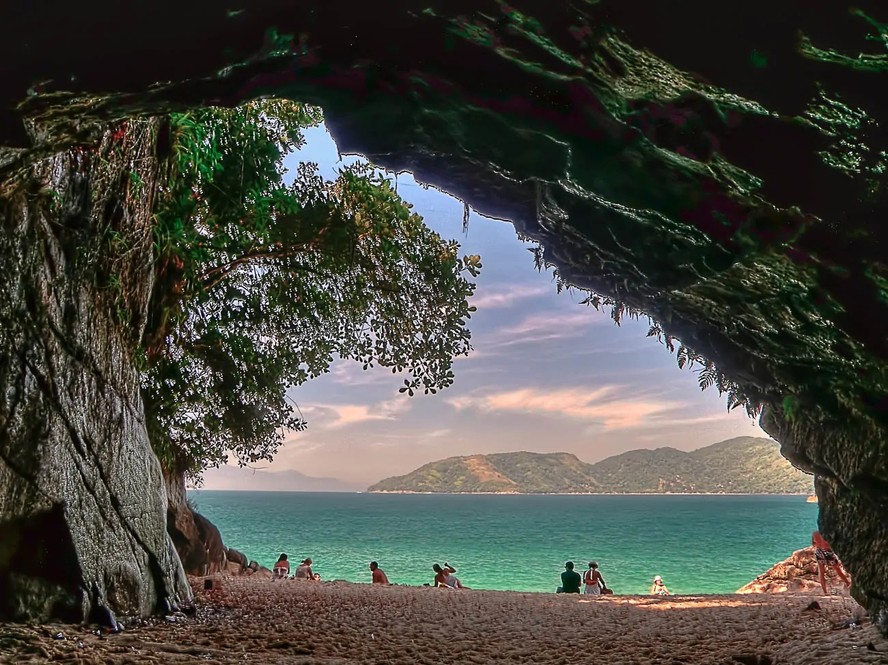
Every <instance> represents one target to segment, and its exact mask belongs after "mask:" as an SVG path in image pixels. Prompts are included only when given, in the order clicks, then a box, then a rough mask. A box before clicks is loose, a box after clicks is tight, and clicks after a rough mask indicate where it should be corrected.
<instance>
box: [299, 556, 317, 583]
mask: <svg viewBox="0 0 888 665" xmlns="http://www.w3.org/2000/svg"><path fill="white" fill-rule="evenodd" d="M294 577H295V578H296V579H297V580H310V579H314V573H312V572H311V559H303V561H302V563H300V564H299V565H298V566H296V574H295V575H294Z"/></svg>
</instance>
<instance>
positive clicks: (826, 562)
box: [811, 531, 851, 594]
mask: <svg viewBox="0 0 888 665" xmlns="http://www.w3.org/2000/svg"><path fill="white" fill-rule="evenodd" d="M811 544H812V545H813V546H814V558H815V559H816V560H817V573H818V575H819V576H820V587H821V588H822V589H823V593H825V594H827V593H829V591H827V589H826V569H827V568H832V569H833V570H835V571H836V575H838V576H839V577H840V578H842V581H843V582H844V583H845V586H846V587H850V586H851V580H849V579H848V576H847V575H846V574H845V569H844V568H842V562H841V561H839V557H837V556H836V553H835V552H833V551H832V547H830V545H829V543H828V542H826V538H824V537H823V536H822V535H820V532H819V531H815V532H814V533H812V534H811Z"/></svg>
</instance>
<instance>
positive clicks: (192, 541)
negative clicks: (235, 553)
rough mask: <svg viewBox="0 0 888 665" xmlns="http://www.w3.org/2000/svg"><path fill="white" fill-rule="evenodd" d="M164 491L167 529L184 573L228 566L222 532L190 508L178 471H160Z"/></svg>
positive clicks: (214, 569) (182, 480)
mask: <svg viewBox="0 0 888 665" xmlns="http://www.w3.org/2000/svg"><path fill="white" fill-rule="evenodd" d="M164 483H165V486H166V492H167V514H166V519H167V521H166V525H167V532H168V533H169V534H170V537H171V538H172V539H173V544H174V545H175V547H176V551H177V552H178V554H179V558H180V559H181V560H182V567H183V568H184V569H185V572H186V573H187V574H188V575H208V574H210V573H215V572H218V571H220V570H226V569H227V567H228V557H227V551H226V548H225V545H224V544H223V542H222V534H220V533H219V529H217V528H216V526H215V525H214V524H213V523H212V522H210V521H209V520H208V519H207V518H206V517H204V516H203V515H201V514H200V513H198V512H196V511H194V510H193V509H192V508H191V506H190V505H188V501H187V498H186V495H185V478H184V476H183V475H182V474H176V473H170V472H166V471H165V472H164Z"/></svg>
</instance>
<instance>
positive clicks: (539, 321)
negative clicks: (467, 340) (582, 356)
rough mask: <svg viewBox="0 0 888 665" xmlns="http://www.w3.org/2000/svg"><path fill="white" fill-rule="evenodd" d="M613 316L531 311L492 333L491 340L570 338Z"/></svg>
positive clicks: (524, 341) (506, 342)
mask: <svg viewBox="0 0 888 665" xmlns="http://www.w3.org/2000/svg"><path fill="white" fill-rule="evenodd" d="M608 321H610V319H608V318H606V317H603V316H602V315H601V314H599V313H597V312H595V311H591V310H585V311H579V312H570V313H569V314H560V313H555V312H553V313H549V314H531V315H530V316H527V317H525V318H524V319H522V320H521V321H519V322H518V323H516V324H515V325H511V326H505V327H503V328H500V329H499V330H497V331H496V332H495V333H494V334H493V335H491V338H490V339H491V341H492V342H494V343H495V344H497V345H498V346H501V347H502V346H512V345H515V344H531V343H538V342H544V341H548V340H553V339H569V338H574V337H582V336H584V335H585V334H586V333H587V332H588V331H589V329H590V328H591V327H593V326H596V325H601V324H602V323H603V322H608Z"/></svg>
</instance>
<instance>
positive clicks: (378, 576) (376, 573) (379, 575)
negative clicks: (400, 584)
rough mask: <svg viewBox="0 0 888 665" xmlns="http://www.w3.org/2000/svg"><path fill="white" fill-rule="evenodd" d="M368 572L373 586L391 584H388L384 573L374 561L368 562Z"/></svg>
mask: <svg viewBox="0 0 888 665" xmlns="http://www.w3.org/2000/svg"><path fill="white" fill-rule="evenodd" d="M370 572H371V573H372V575H373V582H372V583H373V584H391V582H389V578H388V577H386V574H385V572H384V571H383V570H382V568H380V567H379V564H378V563H376V562H375V561H371V562H370Z"/></svg>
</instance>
